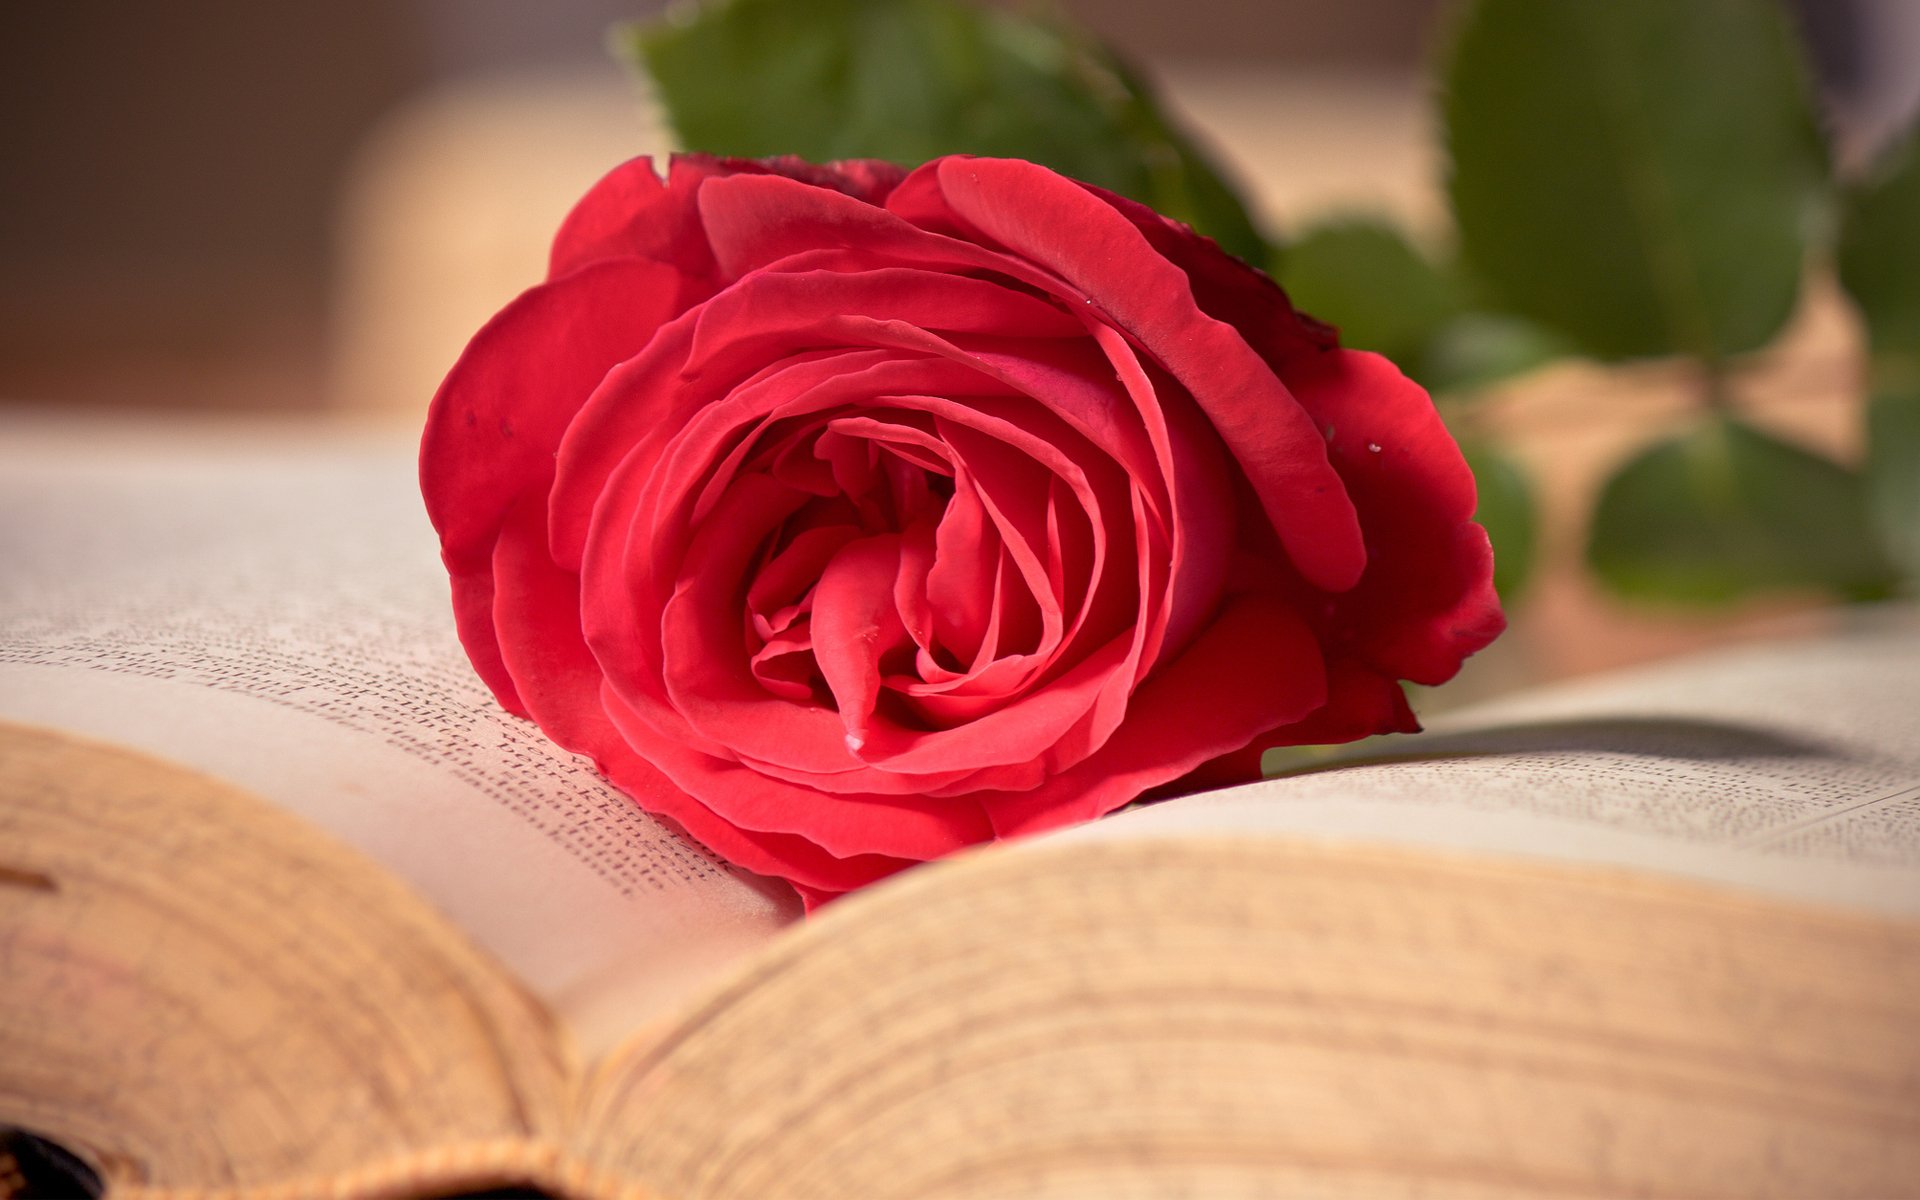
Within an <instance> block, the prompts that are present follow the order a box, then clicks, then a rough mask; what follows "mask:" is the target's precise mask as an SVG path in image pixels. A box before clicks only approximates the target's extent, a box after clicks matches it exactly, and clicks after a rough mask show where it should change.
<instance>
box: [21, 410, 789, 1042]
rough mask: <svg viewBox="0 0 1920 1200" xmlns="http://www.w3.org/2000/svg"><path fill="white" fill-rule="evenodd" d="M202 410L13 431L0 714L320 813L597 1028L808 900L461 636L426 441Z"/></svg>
mask: <svg viewBox="0 0 1920 1200" xmlns="http://www.w3.org/2000/svg"><path fill="white" fill-rule="evenodd" d="M82 428H84V427H82ZM210 428H211V429H212V432H207V431H206V430H199V431H197V432H196V433H194V434H181V433H171V432H161V431H159V430H158V428H157V427H155V428H154V429H150V430H149V431H148V436H146V437H145V438H140V437H135V436H133V435H131V434H128V433H126V432H124V431H123V430H120V429H119V428H118V427H116V426H111V425H106V424H104V423H101V424H97V426H96V427H93V428H91V429H90V430H89V431H87V432H86V433H85V436H82V432H81V429H80V428H76V426H74V425H73V424H72V423H71V422H60V421H51V420H33V419H30V418H22V417H17V416H16V417H11V418H8V419H7V421H6V423H4V424H0V511H4V512H5V513H6V514H7V516H6V518H5V525H4V526H3V527H0V718H3V719H8V720H13V721H20V722H25V723H29V724H39V725H46V726H51V727H55V728H59V729H64V730H68V731H71V732H75V733H79V734H83V735H87V736H91V737H94V738H99V739H104V740H108V741H112V742H117V743H120V744H123V745H127V746H132V747H137V748H140V749H144V750H147V751H150V752H152V753H156V754H159V755H161V756H163V757H166V758H169V759H173V760H175V761H178V762H181V763H183V764H185V765H188V766H191V767H195V768H198V769H200V770H203V771H206V772H208V773H211V774H213V775H216V776H219V777H221V778H224V779H227V780H229V781H231V782H233V783H236V784H239V785H240V786H242V787H245V788H247V789H249V790H251V791H253V792H256V793H258V794H260V795H262V796H265V797H267V798H268V799H270V800H272V801H274V802H275V803H277V804H279V805H281V806H283V807H285V808H287V809H289V810H291V811H293V812H295V813H298V814H299V815H301V816H304V817H306V818H308V819H310V820H312V821H314V822H315V823H316V824H318V825H320V826H321V827H323V828H325V829H327V830H329V831H331V832H332V833H333V834H335V835H336V836H339V837H341V838H342V839H344V840H346V841H347V842H349V843H350V844H352V845H354V846H357V847H359V848H360V849H361V850H362V851H364V852H366V853H368V854H370V855H371V856H372V857H373V858H375V859H376V860H377V861H380V862H382V863H384V864H386V865H387V866H389V867H390V868H392V869H393V870H394V871H396V872H398V873H399V874H400V875H401V876H402V877H403V878H404V879H406V880H407V881H409V882H410V883H411V884H413V886H414V887H415V888H416V889H417V890H418V891H419V892H421V893H423V894H424V895H425V896H426V897H427V898H428V899H429V900H431V901H432V902H433V903H435V904H437V905H438V906H439V907H440V908H441V909H442V910H444V911H445V912H446V913H447V914H448V915H449V916H451V917H452V918H453V919H454V920H455V921H456V922H458V923H459V924H461V925H462V926H464V927H465V928H466V929H467V930H468V932H469V933H470V934H471V935H472V936H473V937H474V938H475V939H476V940H478V941H479V942H480V943H481V944H482V945H484V946H486V947H487V948H489V949H490V950H492V951H493V952H494V953H495V954H496V955H498V956H499V957H500V958H501V960H502V961H503V962H504V963H505V964H506V965H507V966H508V967H509V968H510V969H512V970H514V971H515V972H516V973H517V974H519V975H520V976H521V977H522V978H523V979H524V980H525V981H526V982H527V983H528V984H529V985H530V986H532V987H533V988H534V989H535V990H536V991H537V992H538V993H540V994H541V995H543V996H544V997H545V998H546V999H547V1000H548V1001H549V1002H550V1003H551V1004H552V1005H553V1006H554V1007H555V1008H556V1009H557V1010H558V1011H560V1012H561V1014H562V1016H563V1017H565V1018H567V1019H568V1020H569V1021H570V1022H573V1023H575V1024H576V1027H577V1028H578V1029H579V1031H580V1032H581V1033H582V1035H583V1039H584V1040H586V1041H587V1042H589V1043H597V1042H599V1041H601V1040H603V1039H604V1038H605V1037H607V1036H611V1035H612V1034H613V1033H614V1032H616V1030H615V1029H614V1028H613V1026H614V1025H615V1024H617V1023H620V1022H624V1021H627V1020H631V1019H632V1018H633V1017H634V1016H636V1015H644V1014H645V1013H647V1012H649V1011H657V1010H658V1009H659V1008H661V1007H664V1006H665V1005H666V1004H667V1003H669V1002H670V1001H671V1000H673V999H675V998H677V996H678V995H680V994H681V993H682V992H683V991H684V990H685V989H686V988H687V987H689V986H690V985H691V984H692V983H693V982H694V981H695V980H697V979H699V978H702V977H704V976H705V975H707V974H709V973H710V972H711V971H713V970H714V969H716V968H717V967H718V966H719V965H721V964H723V963H725V962H728V961H731V960H732V959H733V958H734V957H736V956H737V955H738V954H739V953H741V952H742V951H743V950H744V949H746V948H747V947H749V946H752V945H754V944H757V943H759V942H761V941H764V940H765V939H766V938H767V937H769V936H770V935H771V934H772V933H773V932H774V931H775V930H776V929H778V928H779V927H781V926H783V925H784V924H785V923H787V922H788V921H790V920H791V919H792V918H793V917H794V916H795V915H796V913H797V905H796V904H795V903H794V902H793V900H792V899H791V897H790V896H789V895H788V893H787V892H786V889H785V888H784V887H781V886H779V885H776V884H771V883H768V882H767V881H764V880H760V879H757V878H755V877H752V876H749V875H746V874H744V873H742V872H739V871H736V870H734V869H732V868H730V867H727V866H725V865H723V864H722V863H720V862H718V861H717V860H716V859H714V858H713V857H712V856H711V855H709V854H707V853H706V852H705V851H704V850H702V849H701V848H699V847H698V846H696V845H694V844H692V843H690V842H688V841H686V840H685V839H684V838H682V837H680V836H679V835H678V834H677V833H675V832H674V831H672V830H670V829H668V828H666V827H665V826H663V825H662V824H660V823H659V822H657V821H655V820H654V819H652V818H651V817H648V816H647V815H646V814H644V813H642V812H641V811H640V810H639V809H638V808H636V807H635V806H634V805H633V803H632V802H631V801H629V800H628V799H627V798H626V797H624V796H622V795H621V794H619V793H618V792H616V791H614V790H612V789H610V788H609V787H607V786H606V785H605V784H603V783H602V782H601V781H600V779H599V777H598V776H597V775H596V774H595V773H594V771H593V769H592V767H591V765H590V764H588V763H587V762H585V761H584V760H582V759H578V758H576V757H574V756H572V755H569V754H567V753H565V752H564V751H561V750H559V749H557V748H555V747H554V746H552V745H551V744H550V743H549V742H547V740H546V739H545V737H544V736H543V735H542V734H541V733H540V732H539V730H538V729H536V728H535V727H534V726H533V725H532V724H530V723H528V722H526V721H522V720H520V719H518V718H515V717H512V716H509V715H508V714H506V713H505V712H503V711H502V710H501V709H500V708H499V706H498V705H497V704H496V703H495V702H494V700H493V698H492V697H491V695H490V694H489V693H488V692H487V690H486V688H485V687H484V686H483V685H482V684H481V683H480V682H479V680H478V679H477V678H476V677H475V675H474V673H473V671H472V669H471V668H470V667H469V666H468V664H467V661H466V658H465V655H464V653H463V652H462V650H461V649H460V646H459V644H458V641H457V639H456V637H455V635H454V632H453V623H452V617H451V614H450V611H449V602H448V599H447V596H448V588H447V580H446V576H445V573H444V571H443V570H442V569H441V566H440V563H439V558H438V548H437V545H436V543H435V539H434V536H433V532H432V530H431V529H430V528H429V527H428V525H427V522H426V517H425V515H424V513H423V512H422V510H421V506H420V503H419V499H418V494H417V491H416V485H415V482H414V464H413V445H412V442H411V439H410V438H408V437H407V436H405V435H404V434H393V435H380V436H370V435H366V434H359V435H343V434H341V433H339V432H334V433H322V432H320V431H319V430H318V429H317V428H315V427H312V426H292V427H289V428H286V429H282V430H280V431H279V433H278V434H277V435H258V436H251V437H248V436H236V435H234V434H232V433H231V432H228V433H225V434H222V433H220V427H210Z"/></svg>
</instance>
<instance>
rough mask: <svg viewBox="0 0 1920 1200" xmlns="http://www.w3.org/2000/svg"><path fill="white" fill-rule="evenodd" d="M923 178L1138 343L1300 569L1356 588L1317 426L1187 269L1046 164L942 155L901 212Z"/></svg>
mask: <svg viewBox="0 0 1920 1200" xmlns="http://www.w3.org/2000/svg"><path fill="white" fill-rule="evenodd" d="M924 173H932V174H933V175H934V176H935V178H936V179H937V182H938V185H939V191H940V195H941V197H942V198H943V199H944V200H945V201H946V203H947V205H948V206H949V208H950V209H951V211H952V213H953V215H954V216H955V217H956V218H958V219H959V220H960V221H963V222H964V223H965V224H966V225H967V226H968V227H970V228H972V229H976V230H978V231H979V232H980V233H981V234H982V235H984V236H985V237H987V238H990V239H992V240H993V241H994V242H995V243H997V244H999V245H1001V246H1004V247H1006V248H1007V249H1009V250H1011V251H1012V252H1014V253H1015V254H1017V255H1019V256H1020V257H1022V258H1024V259H1026V260H1027V261H1029V262H1034V263H1038V264H1040V265H1042V266H1044V267H1046V268H1048V269H1049V270H1052V271H1054V272H1057V273H1058V274H1059V275H1060V276H1061V277H1062V278H1064V279H1066V280H1068V281H1069V282H1071V283H1072V284H1073V285H1074V286H1075V287H1077V288H1079V289H1081V290H1082V291H1084V292H1085V294H1086V295H1087V296H1088V298H1089V299H1090V300H1092V301H1093V303H1094V305H1095V306H1096V307H1097V309H1098V310H1100V311H1101V312H1102V313H1104V314H1105V315H1106V316H1107V317H1108V318H1109V319H1110V320H1111V321H1112V322H1113V323H1114V324H1116V325H1118V326H1119V327H1120V328H1122V329H1124V330H1125V331H1126V332H1127V333H1128V334H1130V335H1131V336H1133V337H1134V338H1136V339H1138V340H1139V342H1140V344H1141V345H1142V346H1144V347H1145V348H1146V349H1147V351H1148V352H1149V353H1151V354H1153V355H1154V357H1155V358H1157V359H1158V360H1159V361H1160V362H1161V363H1162V364H1164V365H1165V366H1166V368H1167V370H1168V371H1169V372H1171V373H1172V374H1173V375H1174V377H1175V378H1177V379H1178V380H1179V381H1180V382H1181V383H1182V384H1183V385H1184V386H1185V387H1186V388H1187V390H1188V391H1189V392H1190V393H1191V394H1192V395H1193V398H1194V400H1195V402H1196V403H1198V404H1199V406H1200V408H1201V409H1202V411H1204V412H1205V413H1206V415H1207V418H1208V419H1209V420H1210V421H1211V422H1212V423H1213V426H1214V428H1215V429H1217V430H1218V431H1219V433H1220V437H1221V439H1222V441H1224V442H1225V444H1226V446H1227V448H1228V450H1229V451H1230V452H1231V453H1232V455H1233V458H1234V461H1235V462H1236V463H1237V464H1238V465H1239V467H1240V469H1241V470H1242V471H1243V472H1244V473H1245V475H1246V477H1247V479H1248V481H1249V482H1250V483H1251V484H1252V485H1253V489H1254V493H1255V494H1256V495H1257V496H1258V497H1259V500H1260V503H1261V505H1262V507H1263V508H1264V509H1265V511H1266V514H1267V517H1268V519H1269V520H1270V521H1271V522H1272V524H1273V527H1274V529H1276V530H1277V531H1278V532H1279V534H1280V538H1281V541H1282V542H1283V543H1284V544H1285V546H1286V548H1287V553H1288V555H1289V556H1290V557H1292V558H1293V560H1294V562H1295V564H1296V565H1297V566H1298V567H1299V569H1300V571H1301V573H1302V574H1303V575H1305V576H1306V577H1307V579H1308V580H1309V581H1311V582H1312V583H1314V585H1315V586H1317V587H1320V588H1322V589H1323V590H1326V591H1336V592H1337V591H1343V590H1345V589H1346V588H1348V587H1350V586H1352V585H1353V583H1354V582H1355V581H1356V580H1357V579H1358V578H1359V577H1360V573H1361V571H1362V570H1363V569H1364V568H1365V566H1366V550H1365V546H1364V544H1363V543H1362V540H1361V534H1360V524H1359V518H1358V516H1357V515H1356V514H1355V512H1354V510H1353V506H1352V504H1351V503H1350V502H1349V501H1348V499H1347V496H1346V492H1345V490H1344V488H1343V487H1342V486H1341V483H1340V477H1339V476H1338V475H1337V474H1336V473H1335V472H1334V470H1333V467H1332V465H1331V464H1330V463H1329V462H1328V461H1327V457H1326V449H1325V447H1324V445H1323V444H1322V441H1321V437H1320V433H1319V431H1318V430H1317V429H1315V428H1314V426H1313V423H1312V421H1310V420H1309V419H1308V418H1307V416H1306V414H1305V413H1304V412H1302V411H1301V410H1300V409H1299V407H1298V406H1297V405H1295V404H1293V403H1290V399H1291V397H1290V396H1289V395H1288V392H1287V388H1286V387H1285V386H1284V385H1283V384H1282V383H1281V382H1280V380H1279V379H1278V378H1276V377H1275V376H1274V374H1273V371H1272V370H1271V368H1269V367H1268V366H1267V364H1266V363H1265V362H1264V361H1262V360H1261V358H1260V357H1259V355H1257V354H1256V353H1254V352H1253V350H1252V349H1251V348H1250V347H1249V346H1248V345H1247V343H1246V341H1245V339H1244V338H1242V337H1241V336H1240V335H1239V333H1237V332H1236V331H1235V330H1234V329H1233V328H1232V327H1231V326H1229V325H1225V324H1222V323H1220V322H1218V321H1215V320H1213V319H1211V318H1209V317H1207V316H1206V315H1205V314H1204V313H1202V312H1201V311H1200V309H1199V307H1198V306H1197V304H1196V303H1195V301H1194V298H1193V293H1192V290H1191V288H1190V287H1189V285H1188V281H1187V276H1186V274H1185V272H1183V271H1181V270H1180V269H1179V268H1178V267H1175V266H1174V265H1173V264H1171V263H1169V262H1167V261H1166V260H1165V259H1163V258H1161V257H1160V256H1159V255H1157V254H1155V253H1154V252H1153V248H1152V246H1151V245H1149V244H1148V242H1147V240H1146V238H1145V237H1144V236H1143V235H1142V234H1141V233H1140V231H1139V229H1137V228H1136V227H1135V226H1134V225H1133V224H1132V222H1130V221H1128V220H1127V219H1126V218H1125V217H1123V216H1121V215H1120V214H1119V213H1118V212H1116V211H1115V210H1114V208H1113V207H1112V206H1111V205H1109V204H1107V203H1105V202H1104V201H1102V200H1101V199H1100V198H1099V197H1097V196H1095V195H1093V194H1091V193H1089V192H1088V191H1087V190H1086V189H1085V188H1083V187H1081V186H1080V185H1078V184H1076V183H1074V182H1073V181H1071V180H1068V179H1065V178H1063V177H1062V176H1059V175H1056V174H1054V173H1053V172H1051V171H1048V170H1046V169H1045V168H1043V167H1037V166H1035V165H1034V164H1032V163H1027V162H1021V161H1019V160H1016V159H965V158H946V159H941V160H938V161H937V162H935V163H932V164H929V165H928V166H926V167H923V168H921V169H920V171H917V172H915V173H914V175H912V176H909V177H908V179H907V181H906V182H904V183H902V185H901V187H900V188H899V189H898V190H897V191H896V192H895V194H894V196H893V197H892V200H891V203H893V204H894V205H895V207H896V208H899V207H901V206H902V201H903V198H913V199H920V198H922V197H924V195H925V193H924V191H921V190H918V189H916V186H915V180H916V177H918V176H920V175H922V174H924ZM1014 196H1017V197H1019V202H1018V203H1009V202H1008V197H1014ZM909 211H911V210H909Z"/></svg>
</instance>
